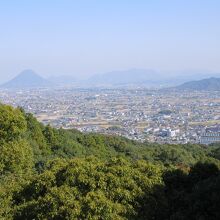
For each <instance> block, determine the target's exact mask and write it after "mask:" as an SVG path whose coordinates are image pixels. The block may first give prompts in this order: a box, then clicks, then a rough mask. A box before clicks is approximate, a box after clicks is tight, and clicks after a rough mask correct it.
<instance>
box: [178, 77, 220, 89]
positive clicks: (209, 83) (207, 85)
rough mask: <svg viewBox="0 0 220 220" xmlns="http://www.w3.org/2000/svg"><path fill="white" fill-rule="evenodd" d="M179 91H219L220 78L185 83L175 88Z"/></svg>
mask: <svg viewBox="0 0 220 220" xmlns="http://www.w3.org/2000/svg"><path fill="white" fill-rule="evenodd" d="M176 89H180V90H207V91H211V90H217V91H218V90H220V78H218V77H210V78H205V79H202V80H194V81H188V82H185V83H183V84H181V85H179V86H177V87H176Z"/></svg>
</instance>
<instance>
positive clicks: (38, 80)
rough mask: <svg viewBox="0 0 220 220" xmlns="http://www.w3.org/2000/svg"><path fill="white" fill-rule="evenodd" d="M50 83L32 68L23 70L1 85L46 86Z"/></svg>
mask: <svg viewBox="0 0 220 220" xmlns="http://www.w3.org/2000/svg"><path fill="white" fill-rule="evenodd" d="M51 85H52V83H51V82H49V81H48V80H46V79H44V78H43V77H41V76H39V75H38V74H37V73H35V72H34V71H33V70H24V71H22V72H21V73H20V74H18V75H17V76H16V77H15V78H13V79H12V80H10V81H8V82H6V83H5V84H3V85H2V86H1V87H3V88H11V89H13V88H33V87H35V88H36V87H48V86H51Z"/></svg>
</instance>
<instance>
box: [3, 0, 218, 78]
mask: <svg viewBox="0 0 220 220" xmlns="http://www.w3.org/2000/svg"><path fill="white" fill-rule="evenodd" d="M133 67H136V68H152V69H156V70H185V69H208V70H212V71H219V72H220V1H219V0H108V1H107V0H2V1H0V81H1V82H2V81H4V80H7V79H9V78H11V77H13V76H14V75H16V74H17V73H18V72H20V71H21V70H23V69H26V68H31V69H34V70H35V71H36V72H38V73H40V74H41V75H42V76H50V75H71V74H72V75H74V76H78V77H85V76H89V75H91V74H94V73H102V72H107V71H112V70H122V69H129V68H133Z"/></svg>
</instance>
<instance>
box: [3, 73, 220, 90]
mask: <svg viewBox="0 0 220 220" xmlns="http://www.w3.org/2000/svg"><path fill="white" fill-rule="evenodd" d="M208 75H209V74H207V76H208ZM215 75H216V76H218V74H215ZM196 76H197V77H196ZM201 77H202V76H199V75H179V76H178V75H175V76H173V77H172V76H171V75H170V74H161V73H158V72H156V71H154V70H151V69H130V70H125V71H113V72H108V73H104V74H99V75H94V76H92V77H90V78H89V79H87V80H81V81H79V80H76V79H75V78H74V77H72V76H58V77H50V78H49V79H45V78H43V77H41V76H40V75H38V74H37V73H35V72H34V71H33V70H24V71H22V72H21V73H20V74H18V75H17V76H16V77H15V78H13V79H12V80H10V81H9V82H7V83H5V84H3V85H1V86H0V88H9V89H17V88H18V89H20V88H33V87H34V88H36V87H38V88H39V87H53V86H72V85H76V86H80V87H100V86H101V87H109V86H110V87H124V86H125V87H126V86H136V87H146V88H168V87H172V86H176V85H178V84H181V83H183V82H185V83H183V84H181V85H180V86H177V87H173V88H175V89H191V90H220V78H217V77H211V78H208V79H203V80H199V81H190V79H195V78H196V79H201ZM187 79H189V80H187ZM186 81H189V82H186Z"/></svg>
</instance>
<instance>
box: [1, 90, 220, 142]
mask: <svg viewBox="0 0 220 220" xmlns="http://www.w3.org/2000/svg"><path fill="white" fill-rule="evenodd" d="M0 101H1V102H2V103H6V104H10V105H13V106H20V107H22V108H24V109H25V110H26V111H27V112H31V113H33V114H34V115H35V116H36V117H37V118H38V120H39V121H41V122H42V123H44V124H50V125H51V126H54V127H56V128H64V129H78V130H79V131H82V132H98V133H104V134H114V135H121V136H124V137H127V138H129V139H132V140H138V141H141V142H145V141H147V142H157V143H171V144H178V143H181V144H185V143H203V144H209V143H212V142H217V141H219V140H220V135H219V131H220V91H183V90H182V91H178V90H148V89H97V88H96V89H79V88H57V89H54V88H48V89H46V88H42V89H19V90H8V89H2V90H1V92H0ZM215 134H216V135H215Z"/></svg>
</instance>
